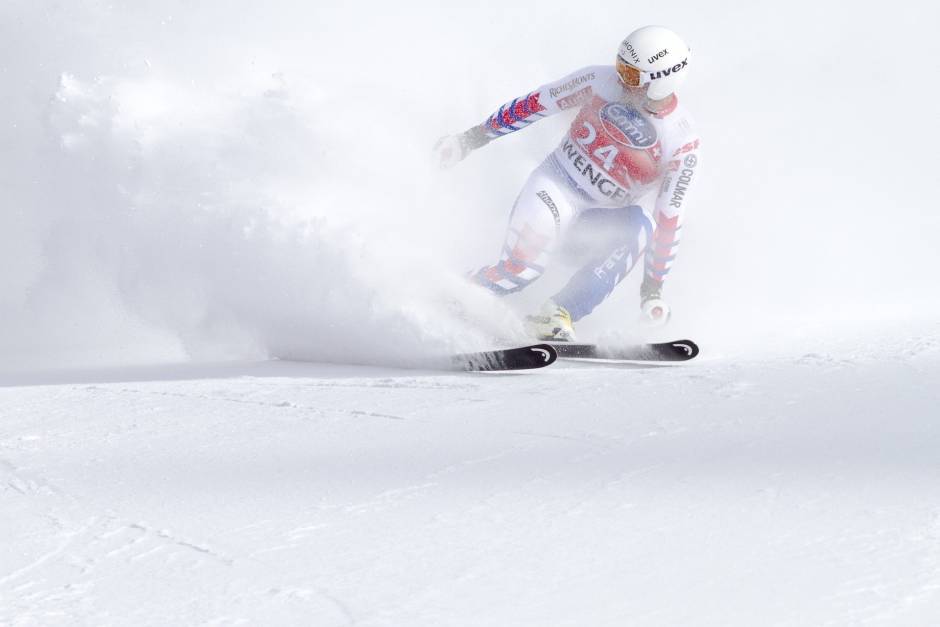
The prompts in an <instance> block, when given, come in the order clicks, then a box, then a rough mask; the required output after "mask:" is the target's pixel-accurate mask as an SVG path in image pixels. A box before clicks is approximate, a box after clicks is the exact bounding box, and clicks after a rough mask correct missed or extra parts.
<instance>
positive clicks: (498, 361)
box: [451, 344, 558, 372]
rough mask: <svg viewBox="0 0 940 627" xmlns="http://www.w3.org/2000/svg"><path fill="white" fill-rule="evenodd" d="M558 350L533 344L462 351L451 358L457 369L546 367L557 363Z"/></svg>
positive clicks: (547, 345) (526, 368) (493, 369)
mask: <svg viewBox="0 0 940 627" xmlns="http://www.w3.org/2000/svg"><path fill="white" fill-rule="evenodd" d="M556 359H558V352H557V351H556V350H555V348H554V347H553V346H551V345H549V344H533V345H531V346H521V347H519V348H506V349H500V350H492V351H481V352H478V353H462V354H459V355H454V356H453V357H452V358H451V364H452V365H453V367H454V368H455V369H456V370H467V371H477V372H481V371H499V370H530V369H532V368H544V367H545V366H550V365H551V364H553V363H555V360H556Z"/></svg>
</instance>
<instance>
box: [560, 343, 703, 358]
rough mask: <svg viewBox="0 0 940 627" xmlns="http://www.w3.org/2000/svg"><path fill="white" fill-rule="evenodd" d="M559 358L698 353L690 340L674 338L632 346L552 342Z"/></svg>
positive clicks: (685, 356)
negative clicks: (669, 340)
mask: <svg viewBox="0 0 940 627" xmlns="http://www.w3.org/2000/svg"><path fill="white" fill-rule="evenodd" d="M552 346H553V347H555V351H556V352H557V353H558V357H559V358H561V359H607V360H612V361H689V360H690V359H693V358H694V357H695V356H696V355H698V353H699V348H698V345H697V344H696V343H695V342H693V341H692V340H676V341H674V342H660V343H656V344H636V345H634V346H598V345H596V344H566V343H561V342H557V343H553V344H552Z"/></svg>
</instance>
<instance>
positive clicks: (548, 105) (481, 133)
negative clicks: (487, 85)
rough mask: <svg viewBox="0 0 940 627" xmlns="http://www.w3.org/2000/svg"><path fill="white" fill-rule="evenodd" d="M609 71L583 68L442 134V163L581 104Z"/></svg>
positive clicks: (445, 164)
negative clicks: (468, 125)
mask: <svg viewBox="0 0 940 627" xmlns="http://www.w3.org/2000/svg"><path fill="white" fill-rule="evenodd" d="M609 71H610V69H609V68H607V67H605V66H588V67H585V68H581V69H579V70H576V71H574V72H572V73H570V74H568V75H567V76H564V77H562V78H560V79H558V80H556V81H552V82H550V83H546V84H545V85H542V86H540V87H538V88H537V89H535V90H533V91H531V92H529V93H527V94H524V95H522V96H519V97H518V98H513V99H512V100H510V101H509V102H507V103H505V104H504V105H502V106H501V107H499V108H498V109H497V110H496V111H494V112H493V113H492V114H491V115H490V116H489V117H487V118H486V120H484V121H483V122H482V123H481V124H478V125H476V126H473V127H471V128H469V129H467V130H466V131H464V132H463V133H458V134H456V135H448V136H445V137H442V138H441V139H439V140H438V142H437V144H436V145H435V146H434V150H435V152H436V153H437V155H438V159H439V161H440V163H441V165H442V166H443V167H445V168H446V167H450V166H452V165H454V164H456V163H457V162H458V161H460V160H462V159H463V158H464V157H466V156H467V155H468V154H470V153H471V152H472V151H474V150H476V149H478V148H482V147H483V146H485V145H486V144H488V143H489V142H491V141H493V140H494V139H497V138H499V137H503V136H505V135H509V134H510V133H514V132H516V131H519V130H522V129H524V128H526V127H528V126H530V125H531V124H533V123H534V122H537V121H539V120H541V119H543V118H546V117H548V116H551V115H554V114H556V113H559V112H560V111H564V110H565V109H571V108H576V107H580V106H581V105H582V104H583V103H584V102H585V101H586V100H590V99H591V95H592V94H593V91H594V87H595V85H596V84H597V83H598V82H600V81H602V80H604V79H605V78H607V77H608V72H609Z"/></svg>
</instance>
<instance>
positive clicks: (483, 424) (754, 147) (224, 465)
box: [0, 0, 940, 627]
mask: <svg viewBox="0 0 940 627" xmlns="http://www.w3.org/2000/svg"><path fill="white" fill-rule="evenodd" d="M650 23H662V24H666V25H669V26H671V27H673V28H674V29H675V30H677V31H678V32H680V33H682V35H683V36H684V37H685V38H686V39H687V40H688V41H689V42H690V44H691V45H692V48H693V51H694V56H693V61H692V62H691V63H690V66H689V71H690V74H689V77H688V81H687V82H686V83H685V85H684V86H683V88H682V90H681V92H680V95H681V98H682V99H683V101H684V102H685V103H686V104H687V105H688V107H689V109H690V110H691V111H692V112H693V113H694V114H695V117H696V119H697V122H698V126H699V129H700V131H701V133H702V136H703V144H702V145H703V160H702V166H701V168H700V169H699V172H698V174H697V175H696V176H699V177H700V178H699V180H698V188H699V189H698V192H699V193H698V196H697V197H696V199H695V202H694V205H693V206H691V207H690V208H689V209H690V210H689V215H688V219H687V221H686V222H685V224H684V226H683V230H682V233H683V236H682V245H681V249H680V252H679V255H678V258H677V260H676V264H675V266H674V269H673V272H672V274H671V275H670V279H669V283H668V285H667V287H666V296H667V297H668V299H669V301H670V303H671V304H672V305H673V307H674V316H673V319H672V322H671V324H670V326H669V327H668V328H667V329H665V330H662V331H659V332H657V333H656V334H655V335H652V336H649V339H659V340H666V339H678V338H682V337H690V338H692V339H694V340H696V341H697V342H699V344H701V345H702V347H703V352H702V355H701V356H700V357H699V358H698V359H696V360H695V361H694V362H691V363H689V364H685V365H682V366H678V367H668V368H656V367H648V368H635V367H628V366H615V367H609V366H605V367H600V366H597V365H591V364H579V363H571V362H565V363H558V364H555V365H553V366H552V367H550V368H548V369H545V370H542V371H538V372H532V373H521V374H488V373H486V374H469V373H455V372H443V371H435V370H433V369H430V368H429V364H431V363H433V362H434V360H435V359H439V358H441V357H442V356H445V355H447V354H449V353H452V352H454V351H470V350H482V349H486V348H492V347H494V346H495V345H496V344H498V343H503V342H505V343H521V342H524V341H526V340H525V338H524V336H523V334H522V329H521V325H520V323H519V321H520V317H521V316H522V315H523V314H525V313H527V312H530V311H532V310H533V309H534V308H536V307H538V305H539V304H540V302H541V301H542V300H543V299H544V298H546V297H547V296H549V295H551V294H552V293H553V291H552V290H553V288H554V287H557V286H558V285H559V284H560V283H561V282H562V281H564V280H565V279H566V278H567V274H566V271H567V270H566V269H565V268H563V267H558V266H553V267H552V268H551V269H550V270H549V272H548V274H547V275H546V276H545V278H544V279H542V280H540V282H539V283H537V284H536V285H533V286H532V288H531V289H530V290H527V291H526V292H525V293H524V294H522V295H520V296H519V297H513V298H510V299H505V300H502V301H497V300H495V299H494V298H492V297H490V296H489V295H487V294H484V293H482V292H481V291H480V290H478V289H475V288H473V287H471V286H469V285H468V284H467V282H466V281H465V280H464V279H463V276H464V273H465V272H466V271H467V270H468V269H473V268H478V267H480V266H482V265H484V264H487V263H492V262H493V261H495V258H496V255H497V254H498V252H499V245H500V242H501V238H502V235H503V230H504V228H505V224H506V220H507V216H508V212H509V209H510V207H511V206H512V202H513V199H514V198H515V195H516V193H517V192H518V189H519V187H520V186H521V184H522V183H523V181H524V180H525V177H526V176H527V174H528V173H529V172H530V171H531V170H532V169H533V168H534V167H535V166H536V165H537V164H538V163H539V162H540V161H541V160H542V159H543V158H544V156H545V154H546V153H547V152H548V151H550V150H551V149H552V148H553V147H554V146H555V145H556V144H557V142H558V141H559V139H560V137H561V136H562V134H563V133H564V132H565V130H566V128H567V126H568V124H570V119H571V115H565V114H562V115H559V116H556V117H553V118H550V119H546V120H543V121H541V122H539V123H538V124H537V125H532V126H531V127H528V128H527V129H526V130H525V131H524V132H520V133H515V134H513V135H512V136H509V137H506V138H504V139H500V140H499V141H497V142H493V143H492V144H490V145H488V146H487V147H485V148H484V149H483V150H481V151H479V152H477V153H474V154H472V155H470V156H469V157H468V158H467V159H466V160H465V161H464V162H463V163H461V164H460V165H459V167H457V168H455V169H453V170H450V171H447V172H441V171H439V169H437V168H436V167H435V166H434V164H432V163H431V162H430V160H429V149H430V147H431V146H432V145H433V144H434V142H435V140H436V139H437V138H438V137H440V136H441V135H444V134H445V133H455V132H460V131H462V130H464V129H466V128H469V127H470V126H472V125H475V124H478V123H480V122H481V121H482V120H483V119H484V118H485V117H486V116H487V115H488V114H489V113H490V112H491V111H493V110H494V109H495V108H496V107H498V106H499V105H500V104H502V103H504V102H506V101H508V100H510V99H511V98H513V97H515V96H519V95H522V94H525V93H528V91H530V90H531V89H534V88H535V87H537V86H538V85H540V84H543V83H547V82H549V81H552V80H554V79H556V78H558V77H560V76H564V75H566V74H567V73H569V72H571V71H573V70H574V69H576V68H579V67H583V66H586V65H591V64H597V63H608V62H611V61H612V59H613V55H614V52H615V50H616V46H617V44H618V43H619V41H620V40H621V38H622V37H623V36H624V35H625V34H626V33H627V32H629V31H630V30H632V29H633V28H634V27H636V26H639V25H643V24H650ZM938 23H940V5H938V4H937V3H925V2H914V1H905V0H900V1H898V2H893V3H891V4H890V7H884V6H881V5H878V4H870V5H865V6H861V5H860V6H854V7H849V6H848V5H847V4H845V3H825V2H818V1H815V0H794V1H792V2H787V3H785V4H781V3H740V4H739V5H738V6H734V3H725V4H723V5H721V6H716V5H715V3H703V2H693V1H692V0H676V1H674V2H670V3H668V5H664V4H663V3H652V4H651V3H647V4H645V5H642V4H641V5H637V4H636V3H599V4H597V3H595V5H590V6H588V5H585V4H584V3H576V2H570V1H568V0H547V1H545V2H541V3H538V4H537V5H534V4H515V5H514V4H507V3H505V2H497V1H496V0H481V1H480V2H475V3H460V6H448V5H447V4H446V3H444V4H441V3H439V2H431V0H416V1H415V2H409V3H385V2H381V3H380V2H377V1H376V0H371V1H365V2H357V3H330V2H315V3H301V2H296V1H295V0H269V1H268V2H264V3H259V2H257V1H256V0H225V1H223V0H201V1H200V2H198V3H196V2H191V1H190V0H135V2H133V3H111V2H103V1H100V0H75V1H72V2H64V3H63V2H59V3H52V2H43V1H40V2H37V1H36V0H3V2H0V83H2V85H3V86H4V89H3V97H2V98H0V121H2V124H0V190H2V191H0V625H15V626H26V625H43V626H45V625H72V624H78V625H134V626H135V627H136V626H138V625H161V626H162V625H234V624H254V625H316V626H318V627H332V626H334V625H335V626H342V625H357V626H377V625H385V626H394V627H404V626H408V627H411V626H435V627H436V626H445V625H469V626H474V627H476V626H484V625H485V626H491V625H492V626H506V627H516V626H521V625H525V626H528V625H538V626H540V627H541V626H545V625H550V626H554V625H572V626H579V627H580V626H592V627H593V626H608V625H610V626H622V625H657V626H658V625H683V626H685V625H696V626H697V625H720V626H727V625H741V626H747V627H751V626H754V625H794V626H796V625H799V626H804V625H813V626H816V625H891V626H895V625H905V626H906V625H911V626H933V625H940V428H938V422H940V420H938V418H940V411H938V409H940V398H938V394H940V393H938V391H937V387H936V385H937V381H940V325H938V320H940V294H938V292H937V289H936V285H937V273H938V269H940V248H938V247H937V245H936V242H937V241H940V212H938V211H937V209H936V201H935V198H934V196H935V195H934V194H933V191H932V190H933V186H934V183H933V182H934V181H935V180H936V172H935V170H936V162H937V158H936V146H937V145H940V132H938V131H940V116H937V115H935V114H934V113H933V103H934V102H935V101H936V99H937V96H938V95H940V94H938V89H937V82H936V80H935V79H934V78H933V75H934V74H935V72H934V71H933V69H932V66H931V65H930V64H931V63H933V64H934V65H935V63H936V62H935V60H936V59H937V58H938V55H940V50H938V46H937V43H936V42H937V38H936V33H935V32H934V31H935V25H936V24H938ZM898 103H901V104H902V105H903V106H901V107H898V106H897V104H898ZM569 113H570V112H569ZM568 270H570V269H568ZM638 274H639V273H634V275H633V276H630V277H628V278H627V279H626V280H625V281H624V282H623V284H622V285H621V287H620V288H619V289H618V291H617V292H616V293H615V294H614V295H613V297H612V298H611V299H609V300H608V301H607V302H605V303H604V304H603V305H602V306H601V307H600V308H598V310H597V311H596V312H595V313H594V314H592V315H591V316H590V318H588V319H587V320H585V321H583V322H582V323H580V324H579V327H578V331H579V333H581V337H582V339H585V340H592V339H595V338H604V339H605V340H607V341H613V342H625V341H635V340H636V339H638V338H642V337H645V334H644V333H643V332H641V331H639V330H638V329H637V328H636V325H635V324H634V323H635V320H636V316H637V300H638V294H637V293H638V282H639V276H638ZM497 338H498V339H497ZM278 358H279V359H280V360H278Z"/></svg>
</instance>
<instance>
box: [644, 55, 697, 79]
mask: <svg viewBox="0 0 940 627" xmlns="http://www.w3.org/2000/svg"><path fill="white" fill-rule="evenodd" d="M688 65H689V60H688V59H687V58H686V59H682V63H676V64H675V65H674V66H672V67H667V68H666V69H665V70H659V71H658V72H650V73H649V77H650V80H651V81H655V80H656V79H659V78H666V77H667V76H669V75H670V74H675V73H677V72H679V71H681V70H682V69H683V68H685V67H686V66H688Z"/></svg>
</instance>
